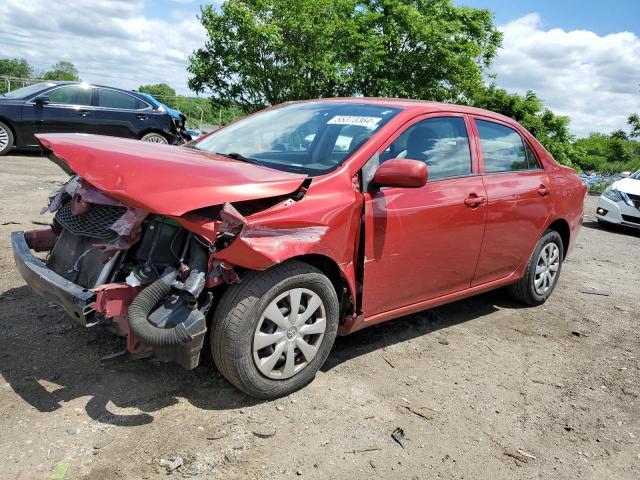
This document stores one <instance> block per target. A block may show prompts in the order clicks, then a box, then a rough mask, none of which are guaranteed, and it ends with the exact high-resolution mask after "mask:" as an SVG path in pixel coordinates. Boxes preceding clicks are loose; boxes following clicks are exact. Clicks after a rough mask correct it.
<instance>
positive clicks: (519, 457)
mask: <svg viewBox="0 0 640 480" xmlns="http://www.w3.org/2000/svg"><path fill="white" fill-rule="evenodd" d="M503 453H504V454H505V455H506V456H507V457H511V458H515V460H516V462H521V463H529V457H526V456H524V455H522V454H520V453H518V452H514V451H513V450H509V449H505V450H504V452H503Z"/></svg>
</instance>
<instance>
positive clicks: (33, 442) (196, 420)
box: [0, 155, 640, 480]
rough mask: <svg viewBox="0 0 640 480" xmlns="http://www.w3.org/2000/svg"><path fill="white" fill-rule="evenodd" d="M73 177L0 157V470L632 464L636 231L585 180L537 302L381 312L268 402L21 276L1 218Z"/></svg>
mask: <svg viewBox="0 0 640 480" xmlns="http://www.w3.org/2000/svg"><path fill="white" fill-rule="evenodd" d="M64 178H65V176H64V174H62V172H61V171H60V170H59V169H58V168H57V167H56V166H55V165H53V164H51V163H50V162H48V161H47V160H46V159H43V158H40V157H38V156H33V155H32V156H29V155H25V156H12V157H5V158H1V159H0V182H1V185H0V224H1V225H0V322H1V324H2V325H1V326H2V329H1V330H0V458H1V459H2V466H1V467H0V470H1V471H2V475H1V476H2V478H8V479H11V478H19V479H31V478H34V479H39V478H42V479H49V478H51V477H52V472H53V471H54V469H56V467H57V468H58V469H60V470H61V471H62V470H64V468H65V467H64V466H60V465H59V464H66V465H67V466H68V468H67V471H66V476H65V477H64V478H65V479H92V480H98V479H112V478H118V479H141V478H143V479H154V478H164V477H166V476H167V475H171V476H172V477H175V478H201V479H205V478H206V479H208V478H212V479H217V478H225V479H235V478H243V479H244V478H260V479H262V478H268V479H270V478H314V479H315V478H317V479H326V478H331V479H334V478H335V479H343V478H394V479H415V478H418V479H433V478H444V479H453V478H456V479H462V478H490V479H498V478H500V479H502V478H504V479H521V478H522V479H524V478H554V479H565V478H567V479H568V478H571V479H573V478H592V479H605V478H611V479H613V478H615V479H627V478H628V479H637V478H640V408H639V402H640V398H639V396H640V386H639V383H638V380H639V372H640V370H639V363H638V362H639V360H638V358H639V356H640V346H639V343H638V338H639V336H638V333H639V330H640V327H639V320H640V316H639V314H638V311H640V295H639V293H640V274H639V272H640V255H639V254H638V253H639V252H640V249H639V248H640V233H636V232H629V231H622V230H616V231H607V230H603V229H601V228H598V226H597V224H596V223H595V222H594V217H593V211H594V209H595V202H596V198H595V197H588V198H587V199H586V209H585V211H586V212H587V216H586V218H585V225H584V228H583V229H582V230H581V233H580V237H579V239H578V242H577V246H576V249H575V250H574V252H573V254H572V255H571V256H570V257H569V259H568V260H567V262H566V263H565V265H564V267H563V271H562V275H561V278H560V282H559V285H558V287H557V289H556V291H555V293H554V295H553V296H552V297H551V299H550V300H549V301H548V302H547V303H546V304H545V305H544V306H542V307H538V308H522V307H520V306H519V305H517V304H515V303H513V302H512V301H511V300H509V298H508V297H507V296H506V295H505V294H504V292H502V291H496V292H492V293H489V294H484V295H481V296H477V297H474V298H471V299H467V300H464V301H460V302H456V303H454V304H451V305H447V306H444V307H440V308H437V309H434V310H431V311H428V312H424V313H421V314H417V315H411V316H408V317H404V318H402V319H399V320H396V321H393V322H389V323H386V324H382V325H379V326H376V327H372V328H370V329H368V330H364V331H361V332H358V333H356V334H354V335H351V336H349V337H344V338H340V339H338V341H337V344H336V346H335V347H334V350H333V352H332V354H331V355H330V357H329V359H328V361H327V364H326V365H325V366H324V367H323V369H322V371H321V372H320V373H319V374H318V376H317V378H316V380H315V381H314V382H313V383H312V384H311V385H310V386H308V387H307V388H305V389H304V390H302V391H300V392H297V393H295V394H294V395H291V396H289V397H287V398H283V399H280V400H277V401H272V402H259V401H255V400H252V399H251V398H249V397H247V396H245V395H243V394H241V393H239V392H238V391H236V390H234V389H233V388H232V387H230V386H229V385H228V384H227V383H226V382H225V381H224V379H222V378H221V377H220V375H219V374H218V373H217V372H216V371H215V369H214V367H213V366H212V365H211V363H210V362H208V363H207V364H205V365H203V366H200V367H199V368H197V369H196V370H194V371H191V372H186V371H184V370H182V369H181V368H180V367H178V366H175V365H170V364H159V363H157V362H154V361H152V360H139V361H134V360H129V359H127V358H125V357H117V358H114V359H110V360H104V359H103V357H104V356H106V355H109V354H113V353H115V352H119V351H121V350H123V343H122V341H121V340H120V339H117V338H114V337H112V336H111V335H110V334H109V333H108V332H106V331H104V330H101V329H85V328H84V327H80V326H77V325H75V324H74V323H73V322H72V321H71V320H70V319H68V318H66V317H65V315H64V314H63V313H62V311H61V310H60V309H58V308H55V307H54V306H52V305H47V304H46V303H43V302H42V301H41V300H40V299H39V298H38V297H37V296H35V295H34V294H33V293H32V292H31V291H30V290H29V288H28V287H26V286H25V284H24V282H23V280H22V278H20V276H19V275H18V274H17V272H16V270H15V268H14V265H13V258H12V254H11V247H10V244H9V232H11V231H12V230H22V229H24V230H28V229H33V228H41V227H38V226H37V222H42V221H45V222H46V221H47V217H46V216H45V217H42V216H40V215H39V213H38V212H39V210H40V208H41V207H42V206H43V205H44V204H45V203H46V198H47V195H48V193H49V192H50V191H51V190H52V189H53V188H55V187H56V184H57V183H58V182H60V181H63V180H64ZM34 223H35V224H36V225H34ZM582 287H592V288H597V289H599V290H603V291H606V292H608V293H609V294H610V295H609V296H596V295H587V294H584V293H580V292H579V289H580V288H582ZM397 427H400V428H402V429H403V431H404V434H405V440H404V448H402V447H401V446H400V445H399V444H398V443H396V442H395V441H394V440H393V439H392V437H391V434H392V432H393V431H394V430H395V429H396V428H397ZM176 457H180V458H179V459H178V461H175V462H174V463H173V466H176V465H178V464H180V459H181V461H182V464H181V465H180V466H179V467H177V468H176V469H175V470H174V471H173V472H171V473H169V472H168V470H169V469H170V468H171V467H168V466H165V465H166V464H167V462H168V463H171V460H172V459H173V460H175V459H176ZM163 460H164V461H163Z"/></svg>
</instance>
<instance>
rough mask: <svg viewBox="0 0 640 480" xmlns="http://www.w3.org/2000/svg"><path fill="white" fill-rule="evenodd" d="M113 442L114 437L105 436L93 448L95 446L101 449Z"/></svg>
mask: <svg viewBox="0 0 640 480" xmlns="http://www.w3.org/2000/svg"><path fill="white" fill-rule="evenodd" d="M112 442H113V438H103V439H102V440H98V441H97V442H96V443H94V444H93V448H95V449H96V450H101V449H103V448H104V447H106V446H107V445H109V444H110V443H112Z"/></svg>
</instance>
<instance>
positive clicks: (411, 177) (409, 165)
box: [373, 158, 427, 188]
mask: <svg viewBox="0 0 640 480" xmlns="http://www.w3.org/2000/svg"><path fill="white" fill-rule="evenodd" d="M373 181H374V183H375V184H376V185H379V186H382V187H404V188H417V187H422V186H424V184H425V183H427V165H426V164H425V163H424V162H420V161H418V160H408V159H405V158H393V159H391V160H387V161H386V162H384V163H383V164H382V165H380V166H379V167H378V169H377V170H376V174H375V175H374V177H373Z"/></svg>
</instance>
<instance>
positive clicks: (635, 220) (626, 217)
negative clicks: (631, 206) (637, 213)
mask: <svg viewBox="0 0 640 480" xmlns="http://www.w3.org/2000/svg"><path fill="white" fill-rule="evenodd" d="M622 219H623V220H624V221H625V222H629V223H638V224H640V217H632V216H631V215H622Z"/></svg>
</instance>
